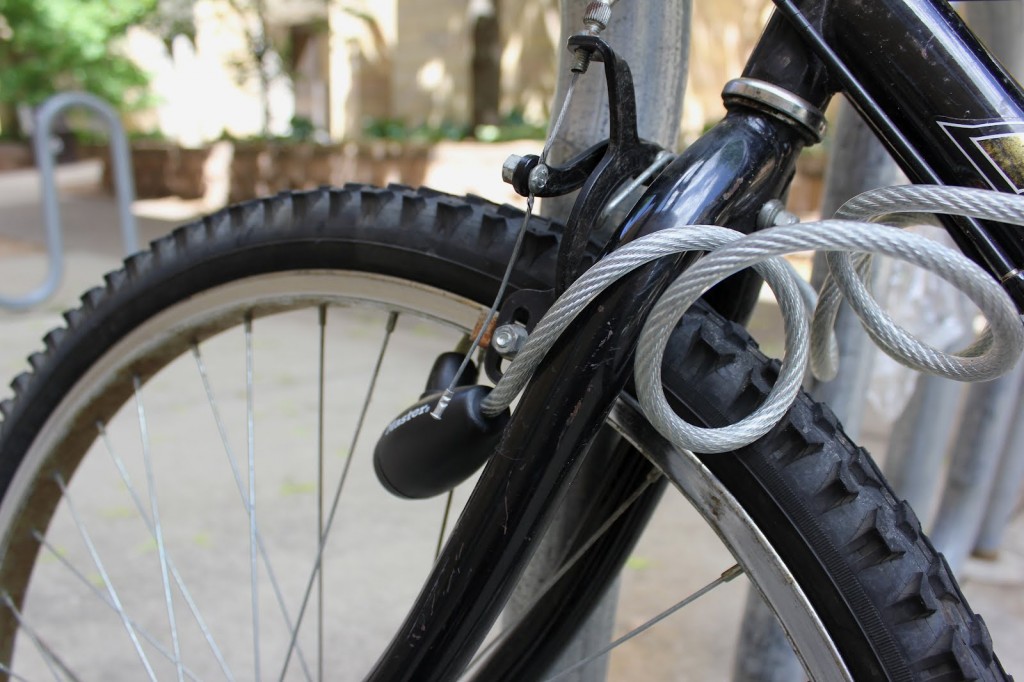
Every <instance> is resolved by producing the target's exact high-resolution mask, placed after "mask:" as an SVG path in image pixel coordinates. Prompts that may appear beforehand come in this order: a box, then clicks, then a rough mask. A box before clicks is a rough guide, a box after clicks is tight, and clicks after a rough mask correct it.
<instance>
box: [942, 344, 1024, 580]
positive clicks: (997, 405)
mask: <svg viewBox="0 0 1024 682" xmlns="http://www.w3.org/2000/svg"><path fill="white" fill-rule="evenodd" d="M1022 367H1024V363H1018V365H1017V368H1016V369H1015V370H1014V371H1013V372H1011V373H1010V374H1007V375H1005V376H1003V377H1000V378H999V379H996V380H995V381H987V382H984V383H977V384H973V385H972V386H971V388H970V390H969V391H968V392H967V409H966V411H965V412H964V416H963V418H962V419H961V421H960V426H959V429H958V430H957V436H956V440H955V441H954V443H953V455H952V461H951V462H950V465H949V477H948V479H947V480H946V488H945V490H943V494H942V502H941V503H940V505H939V511H938V514H937V516H936V519H935V526H934V528H932V530H931V538H932V542H933V543H935V546H936V547H937V548H938V549H939V550H940V551H941V552H942V553H943V554H945V555H946V561H948V562H949V566H950V568H952V569H953V572H954V573H957V572H958V571H959V570H960V569H961V568H962V567H963V564H964V562H965V561H966V559H967V556H968V555H969V554H970V552H971V550H972V549H973V548H974V542H975V540H976V539H977V537H978V531H979V530H980V529H981V525H982V522H983V520H984V517H985V513H986V511H987V510H988V504H989V498H990V496H991V494H992V492H993V489H994V486H995V475H996V471H997V470H998V469H999V460H1000V457H1001V456H1002V454H1003V448H1004V446H1005V445H1006V442H1007V440H1008V438H1007V436H1008V433H1009V427H1010V421H1011V419H1012V418H1013V416H1014V414H1015V412H1016V408H1017V397H1018V394H1019V391H1020V380H1021V375H1022V369H1021V368H1022Z"/></svg>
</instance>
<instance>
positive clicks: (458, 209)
mask: <svg viewBox="0 0 1024 682" xmlns="http://www.w3.org/2000/svg"><path fill="white" fill-rule="evenodd" d="M520 220H521V213H520V212H519V211H518V210H517V209H514V208H512V207H508V206H496V205H493V204H490V203H488V202H486V201H483V200H481V199H478V198H473V197H470V198H466V199H459V198H455V197H451V196H448V195H444V194H439V193H435V192H431V191H428V190H410V189H408V188H404V187H391V188H388V189H374V188H369V187H364V186H357V185H351V186H346V187H344V188H340V189H320V190H315V191H310V192H300V193H291V194H282V195H279V196H276V197H272V198H267V199H262V200H257V201H252V202H248V203H246V204H242V205H239V206H235V207H232V208H229V209H226V210H223V211H220V212H218V213H215V214H213V215H212V216H210V217H207V218H205V219H203V220H200V221H197V222H194V223H192V224H189V225H186V226H185V227H182V228H180V229H178V230H176V231H175V232H174V233H172V234H171V235H169V236H167V237H164V238H162V239H160V240H158V241H156V242H154V243H153V244H152V245H151V250H150V251H148V252H145V253H141V254H138V255H135V256H133V257H131V258H129V259H128V260H127V261H126V263H125V267H124V269H123V270H120V271H118V272H115V273H111V274H110V275H108V276H107V278H106V284H105V286H103V287H100V288H97V289H93V290H91V291H89V292H87V293H86V294H85V295H84V296H83V298H82V306H81V307H80V308H78V309H76V310H73V311H70V312H68V313H66V314H65V318H66V320H67V326H66V327H65V328H62V329H58V330H54V331H53V332H51V333H50V334H48V335H47V336H46V338H45V345H46V347H45V350H44V351H42V352H40V353H37V354H35V355H33V356H32V357H31V358H30V364H31V366H32V370H31V371H30V372H27V373H25V374H22V375H21V376H19V377H17V378H16V379H15V380H14V382H13V384H12V386H13V388H14V397H13V398H12V399H10V400H7V401H4V402H3V403H2V404H0V413H2V415H3V422H2V424H0V495H3V494H6V492H7V490H8V486H9V485H10V483H11V481H12V478H13V477H14V474H15V472H16V470H17V468H18V466H19V464H20V462H21V460H22V457H23V456H24V454H25V452H26V451H27V450H28V448H29V447H30V446H31V444H32V442H33V440H34V439H35V438H36V436H37V434H38V433H39V430H40V429H41V428H42V426H43V424H44V423H45V422H46V420H47V418H48V416H49V415H50V414H51V412H52V411H53V410H54V409H55V407H56V405H57V404H58V403H59V401H60V400H61V398H62V397H63V396H64V395H65V394H66V393H67V392H68V390H69V389H70V388H71V387H72V386H73V385H74V384H75V382H76V381H77V380H78V379H79V377H81V376H82V375H83V373H84V372H85V371H86V370H88V369H89V367H90V366H92V365H93V363H95V362H96V361H97V359H98V358H99V357H100V356H102V354H103V353H104V352H105V351H106V350H108V349H109V348H111V347H112V345H113V344H115V343H116V342H117V341H118V339H120V338H122V337H123V336H124V335H125V334H126V333H127V332H128V331H130V330H132V329H134V328H135V327H137V326H138V325H140V324H141V323H142V322H144V321H145V320H146V319H147V318H149V317H150V316H152V315H154V314H156V313H157V312H159V311H161V310H163V309H165V308H166V307H168V306H170V305H172V304H174V303H176V302H178V301H181V300H183V299H185V298H187V297H189V296H191V295H193V294H196V293H199V292H202V291H205V290H207V289H209V288H211V287H215V286H217V285H220V284H224V283H227V282H231V281H234V280H237V279H240V278H244V277H248V276H252V275H255V274H259V273H266V272H276V271H284V270H289V269H310V268H326V269H353V270H361V271H367V272H373V273H379V274H385V275H393V276H400V277H403V278H407V279H410V280H414V281H417V282H422V283H425V284H428V285H431V286H435V287H438V288H441V289H444V290H447V291H451V292H454V293H458V294H460V295H463V296H466V297H469V298H472V299H475V300H477V301H480V302H489V301H490V298H491V297H492V296H493V295H494V293H495V291H496V289H497V286H498V281H499V279H500V274H501V273H502V271H503V269H504V267H505V264H506V262H507V259H508V255H509V252H510V249H511V244H512V242H513V241H514V238H515V233H516V230H517V228H518V225H519V221H520ZM558 239H559V236H558V228H557V226H555V225H551V224H549V223H548V222H546V221H544V220H542V219H534V221H533V224H532V225H531V227H530V232H529V234H528V237H527V239H526V242H525V244H524V249H523V253H522V256H521V257H520V259H519V261H518V264H517V267H516V270H515V273H514V278H513V286H514V287H517V288H547V287H548V286H550V283H551V280H552V278H553V274H554V263H555V259H556V252H557V244H558ZM666 357H667V358H668V360H667V361H666V366H665V374H664V380H665V384H666V386H667V388H668V389H669V391H670V393H672V394H673V395H674V396H675V397H676V399H677V402H678V403H679V406H680V409H681V410H683V411H685V412H688V413H690V415H691V416H693V417H695V418H697V419H699V420H700V421H702V422H704V423H705V424H708V425H721V424H725V423H731V422H733V421H736V420H737V419H739V418H740V417H741V416H743V415H745V414H747V413H749V412H750V411H751V409H752V408H753V407H754V406H755V405H756V404H757V403H758V402H759V401H761V400H762V399H763V397H764V395H765V394H766V393H767V391H768V389H769V387H770V385H771V382H772V381H773V379H774V377H775V373H776V371H777V364H776V363H775V362H774V361H770V360H768V359H766V358H765V357H764V356H763V355H762V354H761V353H760V352H759V351H758V350H757V348H756V344H755V343H754V342H753V341H751V339H750V338H749V336H748V335H747V334H746V332H745V331H744V330H743V329H742V328H741V327H739V326H737V325H734V324H732V323H729V322H726V321H724V320H723V319H722V318H721V317H719V316H718V315H717V314H715V313H714V312H712V311H710V310H709V309H707V308H706V306H704V305H703V304H698V305H697V306H696V307H695V309H694V310H693V311H691V312H690V313H688V314H687V315H686V316H685V317H684V320H683V322H682V323H681V325H680V328H679V329H678V330H677V332H676V334H675V336H674V337H673V340H672V342H671V344H670V346H669V352H668V354H667V356H666ZM692 396H700V399H699V400H691V399H690V398H691V397H692ZM126 397H127V396H118V397H116V401H123V400H124V399H126ZM410 397H412V396H410ZM83 428H84V427H83ZM703 459H704V462H705V464H706V465H707V466H708V467H709V468H710V469H711V470H712V471H713V472H714V473H715V475H716V476H717V477H718V478H719V479H720V480H721V481H722V482H723V484H724V485H725V487H726V488H728V489H729V491H730V492H731V493H732V494H733V495H734V496H735V497H736V498H737V499H738V500H739V501H740V502H741V504H742V505H743V506H744V508H745V509H746V510H747V512H748V514H750V516H752V517H753V518H754V520H755V521H756V522H757V524H758V526H759V527H760V529H761V531H762V532H763V533H764V534H765V535H767V536H768V538H769V540H770V541H771V543H772V544H773V546H774V548H775V550H776V551H777V552H778V554H779V555H780V556H781V557H782V558H783V559H784V560H785V563H786V564H787V566H788V567H789V569H790V570H791V571H792V572H793V574H794V575H795V576H796V578H797V580H798V582H799V584H800V586H801V587H802V588H803V590H804V591H805V592H806V593H807V595H808V597H809V598H810V600H811V602H812V603H813V604H814V606H815V608H816V610H817V612H818V614H819V616H820V617H821V618H822V619H823V621H824V623H825V625H826V626H827V627H828V629H829V631H830V632H831V633H832V636H833V639H834V640H835V642H836V645H837V647H838V649H839V650H840V652H841V653H842V655H843V658H844V660H845V661H846V663H847V665H848V667H849V668H850V670H851V672H852V673H853V676H854V678H855V679H894V680H960V679H967V680H974V679H983V680H999V679H1006V677H1005V675H1004V673H1003V671H1002V668H1001V666H1000V665H999V662H998V661H997V660H996V658H995V657H994V656H993V653H992V646H991V640H990V638H989V635H988V632H987V630H986V628H985V625H984V623H983V622H982V620H981V618H979V617H978V616H976V615H974V614H973V613H972V612H971V610H970V608H969V607H968V605H967V603H966V602H965V600H964V599H963V595H962V594H961V592H960V590H959V588H958V587H957V585H956V583H955V582H954V580H953V578H952V574H951V572H950V570H949V568H948V566H947V565H946V563H945V561H944V560H943V559H942V557H941V556H940V555H939V554H938V553H937V552H936V551H935V549H934V548H933V547H932V545H931V543H930V542H929V541H928V540H927V538H925V537H924V536H923V535H922V534H921V530H920V526H919V523H918V521H917V519H916V518H915V516H914V513H913V512H912V511H911V510H910V509H909V508H908V507H907V505H906V504H905V503H903V502H901V501H899V500H898V499H897V498H896V497H895V495H894V494H893V493H892V491H891V490H890V489H889V487H888V485H887V484H886V483H885V482H884V480H883V479H882V476H881V474H880V473H879V471H878V469H877V467H876V466H875V464H874V463H873V462H872V461H871V459H870V457H869V456H868V454H867V453H866V452H865V451H864V450H862V449H860V448H858V447H856V446H855V445H854V444H853V443H851V442H850V441H849V439H848V438H847V437H846V436H845V434H844V433H843V432H842V429H841V427H840V426H839V425H838V424H837V423H836V420H835V418H834V417H833V416H832V414H831V413H830V412H829V410H828V409H827V408H825V407H823V406H821V405H817V404H815V403H813V402H812V401H810V399H808V398H807V397H806V396H801V397H800V398H799V400H798V401H797V403H796V405H795V406H794V408H793V409H792V410H791V411H790V413H789V415H788V416H787V417H786V419H785V420H783V422H782V423H780V424H779V425H778V426H777V427H776V428H775V429H774V430H773V431H772V432H771V433H770V434H768V435H767V436H765V437H764V438H762V439H761V440H760V441H758V442H757V443H755V444H753V445H751V446H750V447H748V448H745V449H744V450H743V451H740V452H737V453H732V454H726V455H714V456H707V457H704V458H703ZM5 551H6V554H4V552H5ZM36 551H37V547H36V546H35V544H34V542H23V543H20V544H18V543H15V544H14V545H11V546H9V547H0V559H2V560H3V561H4V563H3V564H0V580H5V579H6V576H7V575H8V574H9V573H8V572H7V570H6V569H5V568H4V565H10V564H11V563H12V557H13V559H15V560H16V561H26V560H27V561H32V560H33V558H34V556H35V552H36ZM0 588H2V589H6V590H8V591H9V592H11V593H12V594H13V595H14V596H15V600H17V599H18V597H19V596H20V594H21V590H22V589H23V588H24V585H10V584H0ZM0 618H2V617H0ZM4 625H5V624H4V623H3V622H2V621H0V626H4ZM6 625H10V621H9V620H8V621H7V623H6ZM3 629H4V628H3V627H0V630H3ZM5 646H10V644H9V642H8V643H6V644H0V658H2V657H3V656H6V655H7V653H8V652H7V650H6V649H5V648H4V647H5Z"/></svg>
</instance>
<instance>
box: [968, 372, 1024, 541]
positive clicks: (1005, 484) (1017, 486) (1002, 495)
mask: <svg viewBox="0 0 1024 682" xmlns="http://www.w3.org/2000/svg"><path fill="white" fill-rule="evenodd" d="M1017 390H1018V396H1017V406H1016V408H1015V409H1014V411H1013V415H1012V416H1011V422H1012V424H1013V426H1012V427H1011V428H1010V435H1009V437H1008V438H1007V439H1006V445H1005V446H1004V447H1003V454H1002V457H1001V459H1000V462H999V469H998V470H997V471H996V482H995V487H994V488H993V490H992V495H991V498H990V502H989V505H988V509H987V511H986V513H985V518H984V520H983V521H982V524H981V530H980V531H979V532H978V540H977V542H975V543H974V554H975V555H976V556H979V557H982V558H988V559H994V558H995V557H996V555H998V553H999V547H1000V545H1001V544H1002V539H1003V531H1005V530H1006V526H1007V525H1008V524H1009V522H1010V518H1011V517H1012V516H1013V512H1014V509H1016V507H1017V504H1018V502H1019V501H1020V494H1021V490H1022V489H1024V389H1022V387H1018V389H1017Z"/></svg>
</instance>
